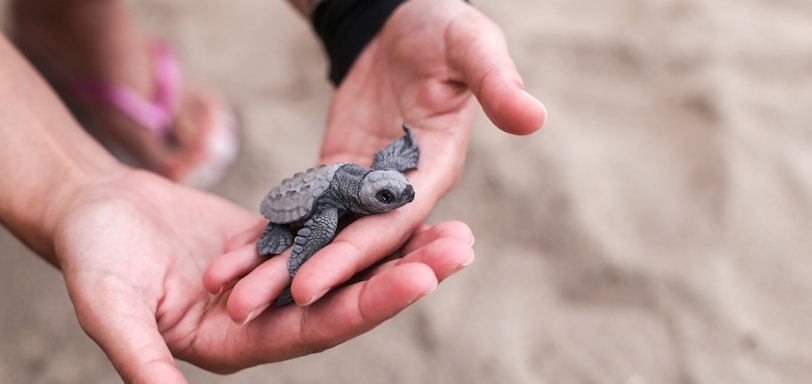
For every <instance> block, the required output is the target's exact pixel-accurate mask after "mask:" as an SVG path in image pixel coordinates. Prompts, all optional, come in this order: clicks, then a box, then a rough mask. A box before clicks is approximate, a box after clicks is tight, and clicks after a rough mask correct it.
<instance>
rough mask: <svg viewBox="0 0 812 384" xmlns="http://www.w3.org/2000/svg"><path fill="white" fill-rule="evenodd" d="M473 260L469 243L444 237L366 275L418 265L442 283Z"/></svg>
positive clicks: (388, 262)
mask: <svg viewBox="0 0 812 384" xmlns="http://www.w3.org/2000/svg"><path fill="white" fill-rule="evenodd" d="M474 258H475V254H474V250H473V248H471V243H470V242H469V241H466V240H461V239H459V238H453V237H444V238H438V239H436V240H434V241H432V242H430V243H428V244H426V245H424V246H422V247H420V248H417V249H415V250H414V251H412V252H410V253H408V254H407V255H406V256H404V257H402V258H399V259H394V260H390V261H387V262H385V263H383V264H381V265H379V266H377V267H375V268H374V269H372V270H371V271H369V273H368V274H366V275H367V276H375V275H377V274H380V273H382V272H383V271H386V270H388V269H391V268H394V267H396V266H398V265H402V264H405V263H419V264H424V265H427V266H429V268H431V270H432V271H434V276H435V277H436V278H437V281H438V282H442V281H443V280H445V279H446V278H448V277H449V276H451V275H453V274H454V273H456V272H459V271H460V270H462V269H463V268H465V267H467V266H468V265H471V263H473V262H474Z"/></svg>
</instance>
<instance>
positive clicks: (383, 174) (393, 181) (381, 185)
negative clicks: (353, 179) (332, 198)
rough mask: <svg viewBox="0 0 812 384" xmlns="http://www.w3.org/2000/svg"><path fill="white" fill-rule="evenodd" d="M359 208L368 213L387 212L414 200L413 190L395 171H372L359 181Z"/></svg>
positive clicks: (402, 176)
mask: <svg viewBox="0 0 812 384" xmlns="http://www.w3.org/2000/svg"><path fill="white" fill-rule="evenodd" d="M358 200H359V202H360V203H361V206H362V207H363V208H364V209H365V210H366V211H368V212H369V213H383V212H389V211H391V210H393V209H395V208H399V207H402V206H404V205H406V204H408V203H410V202H411V201H412V200H414V188H412V185H411V184H409V180H408V179H407V178H406V175H404V174H403V173H400V172H397V171H372V172H370V173H368V174H367V175H366V176H364V178H363V180H361V189H360V190H359V192H358Z"/></svg>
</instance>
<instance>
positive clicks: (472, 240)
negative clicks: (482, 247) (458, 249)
mask: <svg viewBox="0 0 812 384" xmlns="http://www.w3.org/2000/svg"><path fill="white" fill-rule="evenodd" d="M474 244H476V237H474V235H471V247H473V246H474Z"/></svg>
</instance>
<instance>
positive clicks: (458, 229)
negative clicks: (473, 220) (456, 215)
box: [396, 221, 474, 257]
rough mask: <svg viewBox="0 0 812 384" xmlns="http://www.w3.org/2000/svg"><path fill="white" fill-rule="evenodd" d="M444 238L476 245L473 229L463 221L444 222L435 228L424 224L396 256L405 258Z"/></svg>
mask: <svg viewBox="0 0 812 384" xmlns="http://www.w3.org/2000/svg"><path fill="white" fill-rule="evenodd" d="M442 238H451V239H458V240H460V241H462V242H465V243H468V244H469V246H473V245H474V234H473V233H472V232H471V227H469V226H468V225H467V224H465V223H463V222H461V221H444V222H441V223H437V224H435V225H433V226H430V225H426V224H423V225H422V226H421V227H420V228H418V229H417V230H416V231H415V232H414V233H413V234H412V236H411V237H410V238H409V240H408V241H407V242H406V244H404V245H403V248H401V249H400V250H399V251H398V252H397V254H396V256H397V257H404V256H405V255H408V254H409V253H411V252H414V251H415V250H417V249H419V248H421V247H423V246H425V245H426V244H429V243H431V242H433V241H435V240H438V239H442Z"/></svg>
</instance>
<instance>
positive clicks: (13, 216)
mask: <svg viewBox="0 0 812 384" xmlns="http://www.w3.org/2000/svg"><path fill="white" fill-rule="evenodd" d="M99 160H101V159H99ZM104 160H108V159H104ZM109 160H110V161H99V162H94V163H87V164H82V163H80V162H69V161H66V162H63V163H61V164H59V165H61V166H55V165H52V167H51V168H50V169H49V170H48V171H47V172H45V173H47V175H43V174H39V175H37V177H36V179H37V180H36V182H33V183H26V182H25V181H23V183H22V185H20V186H19V187H20V191H25V193H13V194H12V195H11V196H10V197H9V198H8V199H6V201H4V202H3V204H2V209H0V211H2V212H0V213H1V214H0V218H2V221H3V225H5V226H6V227H7V228H8V229H9V230H10V231H11V232H12V233H14V234H15V235H16V236H17V238H18V239H20V240H21V241H22V242H23V243H25V244H26V245H27V246H28V247H29V248H30V249H31V250H33V251H34V252H35V253H37V254H38V255H40V257H42V258H43V259H44V260H46V261H48V262H49V263H51V264H53V265H54V266H56V267H57V268H59V267H60V263H59V260H58V257H57V253H56V250H55V247H54V243H55V241H56V236H57V233H58V228H59V227H60V226H61V225H62V222H64V220H65V218H66V217H67V216H69V215H70V213H71V212H72V211H74V210H75V209H76V208H78V207H80V206H82V205H83V204H86V203H88V202H91V201H92V200H93V199H94V198H97V196H98V191H99V190H100V189H101V188H102V186H103V185H105V184H108V183H110V181H111V180H114V179H117V178H119V177H121V176H122V175H124V174H126V173H128V172H129V168H128V167H126V166H124V165H122V164H120V163H118V162H117V161H115V159H113V158H110V159H109ZM42 176H45V177H42ZM35 184H36V185H35Z"/></svg>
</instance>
